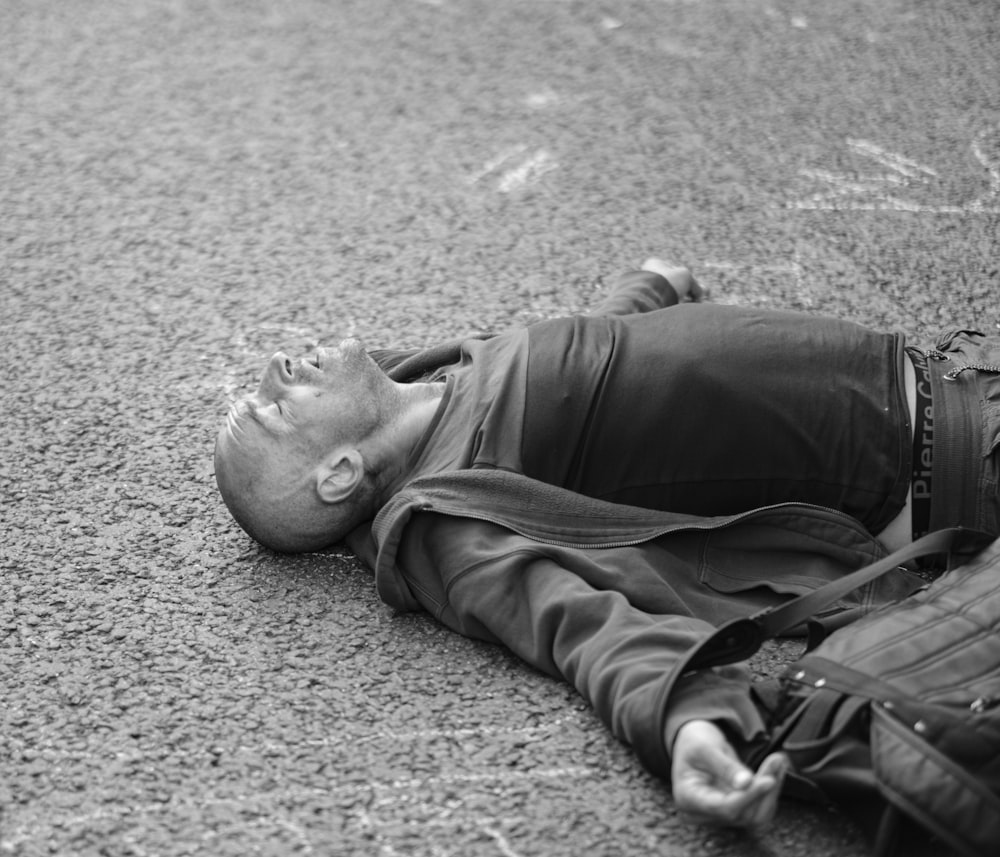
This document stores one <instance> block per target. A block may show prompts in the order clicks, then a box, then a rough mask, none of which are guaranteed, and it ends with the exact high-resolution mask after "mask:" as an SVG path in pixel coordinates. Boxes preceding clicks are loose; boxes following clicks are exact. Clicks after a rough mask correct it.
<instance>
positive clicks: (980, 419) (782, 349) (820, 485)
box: [215, 259, 1000, 827]
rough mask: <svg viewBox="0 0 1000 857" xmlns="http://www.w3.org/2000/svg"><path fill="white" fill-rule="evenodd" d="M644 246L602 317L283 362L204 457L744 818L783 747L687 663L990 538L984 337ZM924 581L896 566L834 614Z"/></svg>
mask: <svg viewBox="0 0 1000 857" xmlns="http://www.w3.org/2000/svg"><path fill="white" fill-rule="evenodd" d="M701 297H702V290H701V288H700V286H699V285H698V283H697V282H696V280H695V279H694V278H693V277H692V276H691V274H690V272H689V271H688V270H687V269H684V268H677V267H672V266H669V265H667V264H666V263H664V262H662V261H660V260H657V259H651V260H649V261H648V262H647V263H646V264H645V265H644V266H643V268H642V270H640V271H636V272H633V273H631V274H627V275H626V276H624V277H623V278H622V279H621V280H620V282H619V284H618V286H617V288H616V289H615V290H614V291H613V293H612V294H611V295H609V297H608V298H607V299H606V300H605V301H604V303H602V304H601V306H600V307H598V308H597V310H595V311H594V312H591V313H589V314H587V315H581V316H573V317H566V318H559V319H553V320H548V321H542V322H539V323H537V324H534V325H531V326H529V327H527V328H522V329H514V330H510V331H508V332H505V333H502V334H499V335H496V336H493V337H489V338H485V339H467V340H464V341H461V342H457V343H450V344H444V345H442V346H439V347H437V348H432V349H429V350H427V351H424V352H404V351H393V350H388V351H374V352H372V353H371V354H369V353H366V351H365V350H364V349H363V348H362V346H361V345H360V344H359V343H358V342H356V341H354V340H347V341H345V342H342V343H340V345H339V346H337V347H335V348H329V349H327V348H319V349H317V350H316V351H315V352H313V353H311V354H309V355H307V356H305V357H302V358H299V359H294V360H293V359H291V358H289V357H288V356H286V355H285V354H282V353H279V354H276V355H274V357H273V358H272V359H271V361H270V363H269V364H268V366H267V368H266V370H265V372H264V375H263V378H262V380H261V382H260V386H259V388H258V389H257V391H256V392H255V393H253V394H251V395H249V396H247V397H245V398H244V399H242V400H241V401H239V402H237V403H236V405H235V406H234V407H233V408H232V410H231V411H230V413H229V415H228V417H227V419H226V422H225V424H224V425H223V427H222V429H221V431H220V433H219V436H218V440H217V444H216V453H215V470H216V478H217V482H218V486H219V489H220V491H221V493H222V496H223V498H224V500H225V502H226V505H227V506H228V508H229V510H230V512H231V513H232V515H233V517H234V518H235V519H236V521H237V522H238V523H239V524H240V525H241V526H242V527H243V528H244V529H245V530H246V531H247V532H248V533H249V534H250V535H251V536H252V537H253V538H255V539H257V540H258V541H259V542H260V543H261V544H263V545H265V546H267V547H270V548H273V549H275V550H278V551H285V552H300V551H315V550H320V549H322V548H325V547H327V546H329V545H331V544H333V543H335V542H337V541H340V540H342V539H345V538H346V539H347V540H348V543H349V544H350V545H351V547H352V548H353V549H354V550H355V551H356V552H357V553H358V555H359V556H360V557H361V558H362V559H363V560H364V561H365V562H366V563H368V564H369V565H370V566H371V567H372V568H373V569H374V571H375V578H376V584H377V588H378V592H379V595H380V597H381V598H382V599H383V600H384V601H386V602H387V603H388V604H390V605H392V606H394V607H397V608H399V609H403V610H415V609H424V610H427V611H428V612H430V613H431V614H432V615H434V616H435V617H436V618H437V619H439V620H440V621H442V622H444V623H445V624H446V625H448V626H449V627H451V628H453V629H454V630H456V631H459V632H460V633H463V634H466V635H469V636H472V637H476V638H479V639H484V640H490V641H494V642H499V643H502V644H504V645H506V646H507V647H509V648H510V649H511V650H512V651H514V652H515V653H516V654H518V655H519V656H520V657H522V658H524V659H525V660H526V661H528V662H529V663H531V664H533V665H534V666H536V667H538V668H540V669H543V670H545V671H547V672H549V673H551V674H553V675H557V676H561V677H563V678H564V679H566V680H568V681H570V682H571V683H572V684H573V685H574V686H575V687H576V688H577V689H578V690H579V692H580V693H581V694H582V695H583V696H584V697H585V698H587V699H588V700H589V701H590V703H591V704H592V705H593V706H594V708H595V709H596V711H597V712H598V714H599V715H600V716H601V717H602V718H603V720H604V721H605V722H606V723H607V724H608V725H609V727H610V728H611V729H612V730H613V732H614V734H615V735H617V736H618V737H619V738H621V739H622V740H624V741H626V742H628V743H629V744H630V745H631V746H632V747H633V748H634V749H635V751H636V752H637V754H638V755H639V757H640V759H641V760H642V761H643V763H644V764H645V765H646V766H647V767H648V768H649V769H650V770H652V771H653V772H655V773H657V774H659V775H661V776H663V777H665V778H669V779H670V780H671V783H672V787H673V792H674V797H675V800H676V802H677V804H678V806H679V807H680V808H682V809H684V810H686V811H688V812H691V813H693V814H695V815H697V816H699V817H702V818H704V819H706V820H709V821H716V822H721V823H725V824H734V825H743V826H748V827H759V826H762V825H764V824H766V823H767V822H768V821H769V820H770V819H771V817H772V816H773V813H774V810H775V805H776V801H777V798H778V793H779V791H780V787H781V781H782V776H783V772H784V769H785V765H786V762H785V760H784V757H782V756H780V755H773V756H770V757H768V758H767V759H765V760H764V761H763V762H762V763H761V764H760V765H759V767H757V769H756V770H751V768H749V767H748V766H747V765H746V764H745V763H744V761H743V760H746V759H750V758H755V757H754V749H755V748H759V746H760V744H761V742H762V739H763V737H764V733H765V716H766V712H765V711H763V709H762V704H761V702H760V700H759V699H758V698H757V696H756V694H755V693H754V691H753V689H752V688H751V685H750V682H749V676H748V672H747V670H746V669H745V668H744V667H743V666H737V667H720V668H717V669H715V670H711V671H704V672H701V673H698V674H696V675H687V676H680V677H677V676H675V675H674V670H673V667H675V666H676V665H677V664H678V662H679V661H680V659H681V658H682V656H683V654H684V652H686V651H688V650H689V649H690V647H692V646H693V645H695V644H696V643H697V642H698V641H699V640H701V639H703V638H704V637H705V636H706V635H707V634H709V633H710V632H711V630H712V629H713V627H714V626H715V625H718V624H720V623H722V622H724V621H726V620H728V619H730V618H734V617H736V616H742V615H746V614H747V613H749V612H752V611H753V610H757V609H760V608H762V607H766V606H769V605H775V604H779V603H781V602H783V601H785V600H787V599H788V598H789V597H791V596H793V595H797V594H800V593H802V592H804V591H808V590H810V589H814V588H816V587H817V586H820V585H822V584H823V583H825V582H827V581H828V580H831V579H834V578H836V577H838V576H840V575H842V574H844V573H846V572H847V571H849V570H852V569H854V568H857V567H860V566H862V565H865V564H867V563H869V562H871V561H873V560H874V559H877V558H878V557H880V556H883V555H884V554H885V553H886V551H887V549H894V548H896V547H899V546H900V545H902V544H905V543H906V542H908V541H910V540H911V538H912V537H913V536H914V535H919V534H920V533H922V532H924V531H927V530H930V529H937V528H939V527H943V526H953V525H963V526H966V527H968V528H970V529H975V530H978V531H981V532H984V533H990V534H992V535H993V536H996V535H997V534H998V533H1000V509H998V501H997V484H998V453H997V447H998V445H1000V366H998V365H996V364H997V363H1000V340H997V339H995V338H994V339H987V338H986V337H984V336H983V335H981V334H978V333H975V332H970V331H959V332H956V333H953V334H948V335H946V336H943V337H941V338H940V339H939V340H938V342H937V343H936V346H935V347H934V348H932V349H920V348H916V347H913V346H910V345H908V344H906V343H904V341H903V338H902V336H901V335H900V334H897V333H881V332H877V331H874V330H869V329H867V328H865V327H862V326H859V325H857V324H853V323H850V322H844V321H839V320H835V319H831V318H821V317H815V316H810V315H806V314H800V313H791V312H778V311H771V310H763V309H752V308H739V307H729V306H716V305H712V304H709V303H704V302H702V301H701ZM922 582H923V581H922V580H921V579H920V578H919V577H918V576H916V575H915V574H913V573H910V572H908V571H906V570H902V569H901V570H899V571H897V572H896V573H895V574H893V575H890V576H888V577H887V578H884V579H882V580H881V581H880V582H879V583H878V584H876V585H872V586H869V587H868V588H866V589H863V590H861V591H860V592H859V593H857V594H856V595H855V596H854V597H853V600H851V601H849V602H845V603H844V604H842V605H840V608H839V612H838V615H837V616H835V617H827V619H828V621H830V622H831V624H833V625H835V624H838V623H840V624H843V623H844V622H847V621H850V619H852V618H854V617H856V616H858V615H861V614H862V613H864V612H866V611H868V610H870V609H872V608H873V607H874V606H877V605H878V604H881V603H885V602H886V601H889V600H893V599H897V598H900V597H903V596H905V595H906V594H908V593H909V592H910V591H912V590H913V589H915V588H916V587H917V586H918V585H920V584H921V583H922Z"/></svg>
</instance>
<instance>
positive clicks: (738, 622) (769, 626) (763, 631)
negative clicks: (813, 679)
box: [677, 527, 966, 674]
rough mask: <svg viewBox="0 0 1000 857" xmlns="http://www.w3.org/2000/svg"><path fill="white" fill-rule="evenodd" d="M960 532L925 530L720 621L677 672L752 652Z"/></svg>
mask: <svg viewBox="0 0 1000 857" xmlns="http://www.w3.org/2000/svg"><path fill="white" fill-rule="evenodd" d="M964 532H966V531H965V530H964V529H963V528H962V527H953V528H951V529H945V530H937V531H935V532H933V533H928V534H927V535H926V536H923V537H922V538H919V539H917V540H916V541H915V542H913V543H911V544H908V545H906V546H905V547H902V548H900V549H899V550H897V551H895V552H893V553H891V554H889V555H888V556H887V557H885V558H884V559H881V560H879V561H878V562H874V563H872V564H871V565H866V566H864V567H863V568H859V569H858V570H857V571H853V572H851V573H850V574H846V575H844V576H843V577H841V578H838V579H837V580H833V581H831V582H830V583H827V584H825V585H823V586H821V587H820V588H819V589H815V590H813V591H812V592H807V593H806V594H805V595H800V596H799V597H798V598H794V599H792V600H791V601H789V602H787V603H785V604H782V605H781V606H780V607H769V608H768V609H766V610H761V611H760V612H759V613H754V614H753V615H752V616H746V617H743V618H741V619H733V620H732V621H730V622H727V623H726V624H725V625H722V626H720V627H719V628H718V629H717V630H716V631H715V633H714V634H712V635H711V636H709V637H706V638H705V639H704V640H702V641H701V642H700V643H699V644H698V645H697V646H693V647H692V648H691V649H690V650H689V651H688V652H687V654H686V655H685V657H684V659H683V661H682V663H681V664H680V665H679V666H678V667H677V673H678V674H679V673H680V672H689V671H692V670H698V669H707V668H709V667H718V666H722V665H724V664H732V663H736V662H737V661H744V660H746V659H747V658H749V657H751V656H752V655H754V654H756V653H757V651H758V650H759V649H760V647H761V645H762V644H763V642H764V641H765V640H768V639H771V638H772V637H777V636H778V635H779V634H781V633H783V632H784V631H787V630H789V629H790V628H794V627H795V626H796V625H801V624H802V623H803V622H805V621H806V620H808V619H809V617H810V616H812V615H814V614H816V613H818V612H819V611H821V610H823V609H825V608H827V607H829V606H830V605H831V604H833V603H834V602H836V601H838V600H840V599H841V598H843V597H844V596H845V595H847V594H848V593H850V592H852V591H854V590H855V589H857V588H858V587H860V586H864V585H865V584H866V583H870V582H871V581H873V580H877V579H878V578H879V577H881V576H882V575H884V574H887V573H888V572H890V571H892V570H893V569H894V568H897V567H899V566H901V565H903V564H904V563H907V562H910V561H911V560H914V559H917V558H919V557H922V556H927V555H929V554H938V553H948V552H950V550H951V548H952V545H953V544H954V543H955V541H956V540H957V538H958V537H959V535H960V534H962V533H964Z"/></svg>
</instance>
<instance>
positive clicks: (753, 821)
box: [671, 721, 788, 832]
mask: <svg viewBox="0 0 1000 857" xmlns="http://www.w3.org/2000/svg"><path fill="white" fill-rule="evenodd" d="M787 767H788V762H787V759H786V758H785V757H784V756H783V755H781V754H774V755H772V756H768V758H767V759H765V760H764V762H763V763H762V764H761V766H760V768H759V769H758V770H757V772H756V773H755V772H753V771H751V770H749V769H748V768H747V767H746V766H744V765H743V763H742V762H740V760H739V759H738V758H737V756H736V754H735V752H734V751H733V749H732V747H731V746H730V745H729V743H728V741H726V740H725V736H724V735H723V734H722V733H721V731H720V730H718V729H717V727H715V725H714V724H711V723H707V722H705V721H692V722H691V723H688V724H685V726H684V727H683V728H682V729H681V730H680V731H679V732H678V735H677V740H676V741H675V743H674V758H673V769H672V771H671V777H672V782H673V791H674V800H675V802H676V804H677V808H678V809H680V810H681V811H682V812H684V813H686V814H688V815H691V816H693V817H694V818H696V819H698V820H700V821H703V822H706V823H709V824H715V825H725V826H732V827H743V828H747V829H750V830H753V831H755V832H761V831H763V830H764V829H765V828H766V827H767V826H768V825H769V824H770V823H771V821H772V820H773V819H774V815H775V813H776V812H777V808H778V799H779V797H780V795H781V784H782V781H783V779H784V775H785V771H786V769H787Z"/></svg>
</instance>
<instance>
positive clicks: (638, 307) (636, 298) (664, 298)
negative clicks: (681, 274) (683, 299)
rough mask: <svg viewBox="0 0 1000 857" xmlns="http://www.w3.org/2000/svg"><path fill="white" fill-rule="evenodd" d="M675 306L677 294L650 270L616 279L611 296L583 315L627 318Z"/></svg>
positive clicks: (633, 272) (635, 272)
mask: <svg viewBox="0 0 1000 857" xmlns="http://www.w3.org/2000/svg"><path fill="white" fill-rule="evenodd" d="M677 303H679V301H678V299H677V292H675V291H674V287H673V286H671V285H670V283H669V282H667V279H666V278H665V277H662V276H660V275H659V274H654V273H653V272H652V271H630V272H629V273H627V274H623V275H622V276H621V277H619V278H618V281H617V283H615V286H614V288H613V289H612V290H611V294H609V295H608V296H607V297H606V298H605V299H604V300H603V301H601V303H599V304H598V305H597V306H596V307H595V308H594V309H592V310H591V311H590V312H589V313H587V315H598V316H599V315H631V314H632V313H638V312H650V311H652V310H655V309H663V308H664V307H669V306H674V305H675V304H677Z"/></svg>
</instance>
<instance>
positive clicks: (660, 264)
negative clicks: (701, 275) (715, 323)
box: [642, 258, 708, 303]
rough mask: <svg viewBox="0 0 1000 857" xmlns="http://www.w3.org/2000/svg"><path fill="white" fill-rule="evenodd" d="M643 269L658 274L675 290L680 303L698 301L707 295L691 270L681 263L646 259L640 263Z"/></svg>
mask: <svg viewBox="0 0 1000 857" xmlns="http://www.w3.org/2000/svg"><path fill="white" fill-rule="evenodd" d="M642 270H643V271H650V272H651V273H654V274H659V275H660V276H661V277H663V278H664V279H665V280H666V281H667V282H668V283H670V285H671V286H673V287H674V291H675V292H677V298H678V299H679V300H680V302H681V303H684V302H685V301H700V300H702V299H704V298H705V297H707V296H708V293H707V292H706V290H705V289H703V288H702V287H701V285H700V284H699V283H698V281H697V280H696V279H695V278H694V276H693V275H692V273H691V271H690V270H688V269H687V268H684V267H682V266H681V265H672V264H670V262H664V261H663V260H662V259H656V258H652V259H647V260H646V261H645V262H643V263H642Z"/></svg>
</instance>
